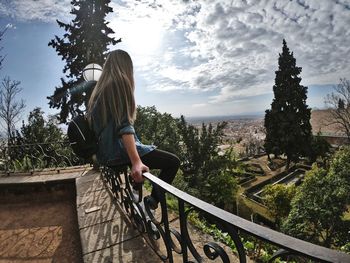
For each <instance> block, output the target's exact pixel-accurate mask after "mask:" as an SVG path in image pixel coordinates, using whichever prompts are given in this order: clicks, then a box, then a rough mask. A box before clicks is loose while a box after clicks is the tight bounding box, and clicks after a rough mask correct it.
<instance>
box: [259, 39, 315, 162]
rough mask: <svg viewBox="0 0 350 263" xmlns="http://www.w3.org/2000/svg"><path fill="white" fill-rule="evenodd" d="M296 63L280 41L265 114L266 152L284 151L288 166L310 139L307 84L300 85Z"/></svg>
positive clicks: (306, 151)
mask: <svg viewBox="0 0 350 263" xmlns="http://www.w3.org/2000/svg"><path fill="white" fill-rule="evenodd" d="M295 62H296V60H295V58H294V56H293V52H290V51H289V48H288V47H287V43H286V41H285V40H283V48H282V54H279V59H278V70H277V71H276V78H275V85H274V86H273V92H274V99H273V101H272V104H271V109H270V110H266V114H265V128H266V139H265V145H264V146H265V149H266V152H267V154H270V153H273V154H274V155H275V156H278V155H280V154H285V155H286V156H287V168H288V167H289V164H290V162H291V161H294V162H296V161H298V160H299V157H300V156H305V155H307V153H308V151H309V150H310V142H311V138H312V133H311V125H310V115H311V110H310V108H309V107H308V106H307V104H306V98H307V87H304V86H302V85H300V81H301V78H300V77H299V74H300V73H301V67H297V66H296V63H295Z"/></svg>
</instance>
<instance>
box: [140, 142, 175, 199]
mask: <svg viewBox="0 0 350 263" xmlns="http://www.w3.org/2000/svg"><path fill="white" fill-rule="evenodd" d="M141 161H142V162H143V164H145V165H146V166H148V168H150V169H160V174H159V179H161V180H163V181H165V182H167V183H168V184H171V183H172V181H173V180H174V178H175V176H176V173H177V170H178V169H179V167H180V160H179V158H178V157H177V156H176V155H175V154H172V153H169V152H166V151H162V150H159V149H155V150H153V151H151V152H149V153H147V154H145V155H144V156H142V157H141ZM155 189H156V187H154V186H153V189H152V193H151V196H152V197H153V198H154V199H155V200H156V201H157V202H159V200H160V196H159V194H158V193H157V191H156V190H155Z"/></svg>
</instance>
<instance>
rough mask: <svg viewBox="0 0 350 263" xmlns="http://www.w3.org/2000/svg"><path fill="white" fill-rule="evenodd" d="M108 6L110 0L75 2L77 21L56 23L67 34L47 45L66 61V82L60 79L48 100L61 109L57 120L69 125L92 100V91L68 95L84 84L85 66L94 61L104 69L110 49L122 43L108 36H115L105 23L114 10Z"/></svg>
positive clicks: (72, 12)
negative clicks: (73, 89)
mask: <svg viewBox="0 0 350 263" xmlns="http://www.w3.org/2000/svg"><path fill="white" fill-rule="evenodd" d="M109 3H110V0H84V1H83V0H72V1H71V4H72V5H73V8H72V11H71V14H72V15H75V18H74V19H73V20H72V21H71V22H70V23H69V24H65V23H63V22H61V21H58V20H57V23H58V25H59V26H60V27H61V28H63V29H64V30H65V31H66V33H65V34H64V35H63V37H62V38H60V37H58V36H57V35H56V36H55V38H54V39H52V40H51V41H50V42H49V44H48V45H49V46H52V47H53V48H55V49H56V52H57V54H58V55H59V56H61V57H62V60H65V61H66V65H65V66H64V69H63V73H64V74H65V77H66V79H64V78H61V82H62V83H61V86H60V87H56V89H55V92H54V94H53V95H52V96H49V97H47V98H48V99H49V105H50V108H57V109H60V113H59V116H58V119H59V121H60V122H61V123H64V122H66V120H67V117H68V115H69V114H71V115H72V116H74V115H76V114H79V113H82V112H83V111H84V108H85V107H86V105H87V102H88V100H89V98H90V95H91V92H92V89H88V90H85V91H84V92H76V93H73V94H72V93H69V91H70V90H71V89H72V88H73V87H75V86H77V85H78V84H79V83H82V82H83V81H84V80H83V77H82V71H83V69H84V67H85V66H86V65H87V64H89V63H92V62H94V63H97V64H99V65H101V66H102V64H103V63H104V60H105V58H106V52H107V46H108V45H110V44H112V45H115V44H117V43H118V42H120V41H121V39H118V40H115V39H114V38H113V37H109V36H108V35H109V34H112V33H114V31H113V30H112V29H111V28H109V27H108V22H106V21H105V17H106V15H107V14H108V13H110V12H112V11H113V9H112V8H111V7H109V6H108V4H109Z"/></svg>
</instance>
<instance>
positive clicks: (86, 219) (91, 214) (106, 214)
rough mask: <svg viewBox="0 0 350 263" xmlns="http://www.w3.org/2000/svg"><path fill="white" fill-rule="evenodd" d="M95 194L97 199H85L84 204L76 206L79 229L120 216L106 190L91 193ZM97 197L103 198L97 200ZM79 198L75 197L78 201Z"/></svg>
mask: <svg viewBox="0 0 350 263" xmlns="http://www.w3.org/2000/svg"><path fill="white" fill-rule="evenodd" d="M92 193H93V194H96V196H97V199H94V200H92V201H91V200H89V199H87V200H86V202H85V203H81V204H80V205H77V214H78V222H79V228H80V229H82V228H85V227H88V226H92V225H95V224H98V223H103V222H106V221H110V220H112V219H113V218H114V217H119V216H120V211H119V210H118V209H117V207H116V206H115V205H114V203H113V202H112V200H111V198H110V196H109V194H108V193H107V192H106V190H101V191H96V192H92ZM98 196H101V197H104V198H100V199H99V198H98ZM79 198H81V197H77V199H79Z"/></svg>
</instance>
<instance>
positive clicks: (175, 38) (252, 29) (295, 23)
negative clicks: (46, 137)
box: [0, 0, 350, 117]
mask: <svg viewBox="0 0 350 263" xmlns="http://www.w3.org/2000/svg"><path fill="white" fill-rule="evenodd" d="M111 6H112V7H113V9H114V12H113V13H112V14H109V15H108V17H107V20H108V21H109V22H110V27H111V28H112V29H113V30H114V31H115V37H116V38H119V37H121V38H122V43H121V44H117V45H116V46H115V47H111V49H115V48H121V49H125V50H127V51H128V52H129V53H130V54H131V56H132V58H133V61H134V65H135V77H136V100H137V103H138V104H140V105H143V106H147V105H155V106H156V107H157V109H158V110H160V111H162V112H169V113H171V114H173V115H174V116H179V115H180V114H184V115H185V116H209V115H238V114H250V113H259V112H264V110H265V109H267V108H269V106H270V104H271V101H272V97H273V94H272V86H273V83H274V77H275V70H276V69H277V59H278V53H280V52H281V47H282V39H283V38H285V39H286V41H287V44H288V46H289V48H290V49H291V50H292V51H293V52H294V56H295V58H296V60H297V65H298V66H300V67H302V68H303V72H302V74H301V77H302V79H303V80H302V84H303V85H306V86H308V87H309V94H308V95H309V97H308V104H309V106H311V107H313V108H314V107H317V108H323V107H324V106H325V105H324V97H325V96H326V94H328V93H330V92H331V90H332V85H335V84H337V83H338V82H339V79H340V78H343V77H349V72H350V63H349V61H350V45H349V40H350V29H349V26H348V25H349V24H350V1H349V0H337V1H335V0H322V1H318V0H298V1H296V0H295V1H284V0H280V1H277V0H270V1H267V0H265V1H264V0H261V1H258V0H254V1H253V0H246V1H242V0H239V1H238V0H232V1H226V0H212V1H204V0H203V1H193V0H188V1H179V0H168V1H159V0H154V1H153V0H152V1H151V0H149V1H148V0H140V1H123V0H118V1H117V0H112V2H111ZM70 8H71V7H70V1H66V0H62V1H55V0H37V1H34V0H13V1H9V0H2V1H1V2H0V28H4V27H6V26H7V27H8V30H7V32H6V34H5V36H4V39H3V40H2V41H1V42H0V46H2V47H3V48H4V49H3V51H2V54H3V55H6V59H5V61H4V65H3V69H2V70H1V71H0V77H3V76H5V75H9V76H10V77H11V78H12V79H15V80H19V81H21V87H22V88H23V92H22V94H21V95H22V96H23V98H24V99H25V100H26V104H27V108H26V112H24V115H25V116H24V117H26V115H27V113H28V112H29V111H30V110H32V109H33V108H34V107H36V106H39V107H41V108H42V109H43V110H44V111H45V112H46V113H51V114H53V113H56V111H55V110H53V109H49V108H48V104H47V103H48V101H47V99H46V96H49V95H51V94H52V93H53V91H54V87H55V86H56V85H59V84H60V77H62V76H63V73H62V69H63V65H64V62H63V61H61V58H60V57H58V56H57V54H56V53H55V50H54V49H53V48H52V47H48V46H47V43H48V42H49V41H50V39H52V38H53V37H54V35H59V36H62V34H63V31H61V30H60V29H59V28H58V25H57V23H56V22H55V20H56V19H59V20H62V21H65V22H69V21H70V20H71V19H72V17H71V15H70V14H69V11H70Z"/></svg>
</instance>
